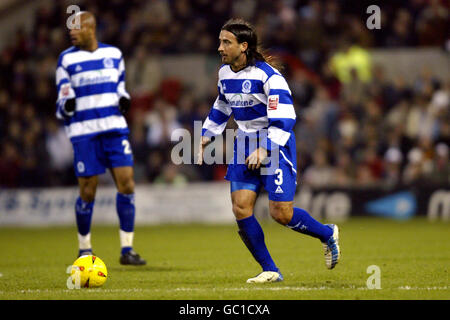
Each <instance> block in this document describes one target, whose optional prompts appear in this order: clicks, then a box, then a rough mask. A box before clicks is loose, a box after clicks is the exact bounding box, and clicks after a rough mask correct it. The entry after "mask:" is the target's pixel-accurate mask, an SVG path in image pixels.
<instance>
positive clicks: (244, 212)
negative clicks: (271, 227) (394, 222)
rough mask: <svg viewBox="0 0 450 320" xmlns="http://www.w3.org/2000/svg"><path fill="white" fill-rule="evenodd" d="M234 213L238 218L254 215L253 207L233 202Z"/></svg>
mask: <svg viewBox="0 0 450 320" xmlns="http://www.w3.org/2000/svg"><path fill="white" fill-rule="evenodd" d="M233 213H234V216H235V217H236V219H238V220H240V219H244V218H247V217H250V216H251V215H252V210H251V208H248V207H247V206H243V205H241V204H237V203H233Z"/></svg>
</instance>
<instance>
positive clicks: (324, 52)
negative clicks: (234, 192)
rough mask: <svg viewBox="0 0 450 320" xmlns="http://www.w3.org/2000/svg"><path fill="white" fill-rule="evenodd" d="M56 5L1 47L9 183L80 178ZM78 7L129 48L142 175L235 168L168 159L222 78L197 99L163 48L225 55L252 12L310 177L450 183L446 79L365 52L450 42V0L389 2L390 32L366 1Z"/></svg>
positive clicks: (341, 182) (0, 124) (102, 33)
mask: <svg viewBox="0 0 450 320" xmlns="http://www.w3.org/2000/svg"><path fill="white" fill-rule="evenodd" d="M48 3H49V4H48V5H46V4H43V5H42V6H40V7H39V9H38V10H37V11H36V13H35V16H34V17H33V19H34V22H33V24H34V27H33V28H32V29H31V30H32V31H30V32H28V31H25V30H24V29H18V30H17V31H16V33H15V34H13V35H11V40H10V42H9V44H8V45H7V46H6V47H4V48H2V49H1V51H0V141H1V149H0V187H8V188H15V187H41V186H64V185H75V184H76V180H75V175H74V171H73V167H72V161H73V158H72V148H71V144H70V142H69V141H68V139H67V138H66V135H65V132H64V129H63V128H62V127H61V124H60V123H59V122H58V121H57V120H56V118H55V100H56V89H55V69H56V62H57V58H58V56H59V54H60V53H61V51H63V50H65V49H66V48H68V47H69V46H70V42H69V37H68V34H67V29H66V20H67V17H68V14H67V13H66V7H67V5H68V4H69V3H65V2H63V1H58V2H57V3H55V2H53V1H51V2H48ZM79 3H80V5H81V7H82V9H85V10H89V11H91V12H93V13H94V14H95V15H96V17H97V20H98V21H97V22H98V38H99V40H100V41H102V42H105V43H108V44H112V45H116V46H118V47H119V48H120V49H121V50H122V51H123V53H124V55H125V61H126V68H127V88H128V91H129V92H130V93H131V95H132V99H133V102H132V103H133V104H132V112H130V113H129V114H128V115H127V120H128V123H129V127H130V131H131V136H130V140H131V143H132V147H133V151H134V156H135V178H136V181H137V183H146V182H151V183H169V184H176V185H178V184H185V183H188V182H190V181H211V180H216V181H222V180H223V177H224V175H225V171H226V166H225V165H214V166H206V165H203V166H201V167H199V166H195V165H175V164H173V163H172V161H171V157H170V156H171V150H172V146H173V143H172V142H171V141H170V134H171V132H172V131H173V130H174V129H176V128H187V129H189V130H190V131H191V132H192V130H193V122H194V121H196V120H199V121H202V120H204V119H205V118H206V116H207V114H208V112H209V109H210V106H211V105H212V103H213V101H214V100H215V95H216V93H215V92H214V89H215V88H216V86H215V81H216V80H215V79H216V76H217V75H216V74H211V79H212V81H211V83H212V84H213V85H212V86H211V87H212V90H209V91H208V92H210V93H209V94H207V95H206V96H204V97H202V98H198V97H196V96H195V95H193V94H192V92H190V90H189V89H188V87H187V86H186V84H185V83H183V82H181V81H178V82H177V81H174V80H173V79H172V80H170V81H166V80H167V79H165V77H164V74H163V72H162V71H161V68H160V63H161V62H160V61H161V59H164V55H165V54H183V53H200V54H207V55H212V56H213V55H216V54H217V46H218V43H217V37H218V34H219V31H220V28H221V26H222V25H223V24H224V22H225V21H226V20H228V19H229V18H231V17H242V18H245V19H248V20H249V21H251V22H252V23H253V24H254V25H255V27H256V29H257V32H258V34H259V36H260V40H261V42H262V43H263V44H264V45H265V46H266V47H268V48H270V50H271V52H273V53H275V54H276V55H277V56H278V57H279V58H280V59H281V60H282V62H283V63H284V66H285V68H284V69H283V70H282V73H283V74H284V75H285V76H286V78H287V80H288V82H289V85H290V88H291V90H292V94H293V97H294V104H295V107H296V111H297V117H298V121H297V124H296V127H295V134H296V136H297V148H298V151H297V154H298V166H299V177H298V179H299V182H300V185H303V184H309V185H312V186H319V187H320V186H331V185H337V186H342V187H349V186H359V187H361V186H371V185H380V184H381V185H396V184H398V183H406V184H412V183H416V182H421V183H427V182H429V183H440V184H447V185H448V183H449V182H450V180H449V178H450V164H449V150H448V148H449V140H450V112H449V109H450V106H449V103H450V75H449V76H448V78H447V79H444V80H439V79H437V78H436V77H435V76H434V75H433V74H431V73H430V72H429V71H428V70H427V69H424V70H423V72H422V73H421V75H420V76H419V77H418V78H416V79H401V78H398V79H396V80H395V81H394V80H388V79H387V78H386V76H385V70H383V68H381V67H379V66H376V65H374V64H373V62H372V60H371V56H370V53H369V52H370V51H369V49H371V48H399V47H401V48H404V47H407V48H416V47H425V46H433V47H440V48H442V49H443V48H444V47H445V44H446V41H448V39H447V37H448V30H450V23H449V7H448V6H446V5H445V2H444V1H439V0H411V1H406V0H405V1H392V2H391V1H389V2H388V1H386V4H384V5H383V6H382V10H381V14H382V17H381V24H382V25H381V29H380V30H369V29H367V27H366V25H365V19H362V18H361V17H367V14H366V12H365V10H366V7H367V5H363V3H364V1H362V2H359V1H354V2H352V1H337V0H322V1H321V0H287V1H272V0H258V1H255V0H241V1H231V0H215V1H213V0H167V1H165V0H151V1H143V0H89V1H79ZM358 4H359V5H358ZM217 63H218V64H220V61H219V59H217ZM447 66H448V65H447ZM449 73H450V71H449ZM229 125H230V127H233V125H232V124H231V121H230V124H229ZM104 179H105V180H104V181H105V182H111V181H110V180H108V178H104Z"/></svg>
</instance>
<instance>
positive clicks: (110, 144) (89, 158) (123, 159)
mask: <svg viewBox="0 0 450 320" xmlns="http://www.w3.org/2000/svg"><path fill="white" fill-rule="evenodd" d="M72 145H73V153H74V167H75V175H76V176H77V177H90V176H96V175H99V174H103V173H105V172H106V168H115V167H128V166H130V167H131V166H133V153H132V151H131V146H130V142H129V140H128V135H126V134H122V133H116V132H109V133H105V134H99V135H96V136H93V137H89V138H87V139H85V140H80V141H76V142H72Z"/></svg>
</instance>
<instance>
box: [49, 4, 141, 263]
mask: <svg viewBox="0 0 450 320" xmlns="http://www.w3.org/2000/svg"><path fill="white" fill-rule="evenodd" d="M76 19H78V20H79V22H80V23H79V27H78V28H73V29H71V30H70V38H71V41H72V44H73V46H72V47H70V48H69V49H67V50H65V51H63V52H62V53H61V54H60V56H59V60H58V66H57V69H56V86H57V91H58V98H57V103H56V104H57V111H56V116H57V117H58V118H59V119H61V120H63V121H64V125H65V129H66V133H67V135H68V137H69V138H70V141H71V142H72V145H73V151H74V168H75V173H76V176H77V178H78V184H79V190H80V195H79V197H78V198H77V201H76V204H75V214H76V222H77V228H78V242H79V252H78V255H79V256H81V255H85V254H92V246H91V233H90V228H91V221H92V212H93V208H94V201H95V194H96V190H97V185H98V175H100V174H103V173H105V171H106V168H108V169H110V171H111V174H112V177H113V179H114V182H115V184H116V187H117V191H118V192H117V195H116V208H117V214H118V216H119V223H120V230H119V236H120V244H121V248H122V249H121V256H120V263H121V264H125V265H144V264H146V261H145V260H144V259H142V258H141V257H140V256H139V254H137V253H136V252H135V251H134V250H133V238H134V220H135V206H134V177H133V174H134V173H133V154H132V150H131V148H130V142H129V140H128V134H129V130H128V126H127V122H126V120H125V117H124V116H123V114H124V113H125V112H126V111H127V110H128V109H129V107H130V95H129V94H128V92H127V91H126V89H125V64H124V59H123V56H122V52H121V51H120V50H119V49H118V48H116V47H113V46H110V45H107V44H104V43H100V42H98V41H97V37H96V33H95V32H96V20H95V17H94V15H93V14H92V13H90V12H87V11H83V12H79V13H77V16H76Z"/></svg>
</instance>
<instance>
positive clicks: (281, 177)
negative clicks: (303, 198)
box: [225, 135, 297, 201]
mask: <svg viewBox="0 0 450 320" xmlns="http://www.w3.org/2000/svg"><path fill="white" fill-rule="evenodd" d="M235 151H236V141H235ZM272 152H275V150H274V151H272ZM276 152H278V154H279V157H278V165H275V164H274V166H271V164H270V163H269V164H267V165H266V166H265V167H266V168H267V167H272V169H271V170H270V171H269V172H268V173H269V174H261V173H262V172H261V168H260V169H257V170H250V169H248V167H247V166H246V165H245V164H237V163H230V164H229V165H228V170H227V174H226V176H225V179H227V180H229V181H231V192H233V191H236V190H241V189H247V190H253V191H255V192H256V193H258V192H259V191H260V189H261V186H263V187H264V189H265V190H266V191H267V192H268V193H269V199H270V200H272V201H293V200H294V196H295V191H296V188H297V161H296V150H295V137H294V136H293V135H292V137H291V138H290V139H289V141H288V143H287V144H286V145H285V146H284V147H280V148H279V149H278V150H277V151H276ZM247 153H248V152H246V156H248V154H247Z"/></svg>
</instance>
